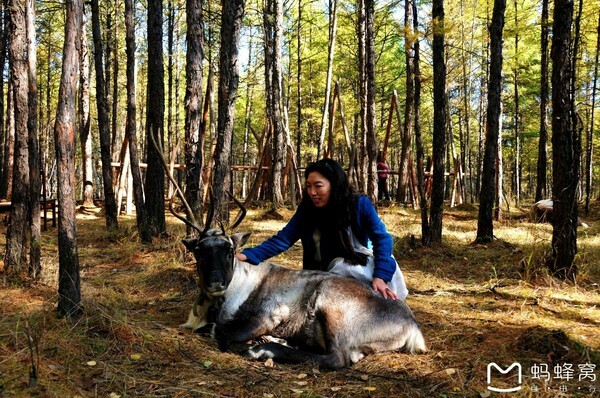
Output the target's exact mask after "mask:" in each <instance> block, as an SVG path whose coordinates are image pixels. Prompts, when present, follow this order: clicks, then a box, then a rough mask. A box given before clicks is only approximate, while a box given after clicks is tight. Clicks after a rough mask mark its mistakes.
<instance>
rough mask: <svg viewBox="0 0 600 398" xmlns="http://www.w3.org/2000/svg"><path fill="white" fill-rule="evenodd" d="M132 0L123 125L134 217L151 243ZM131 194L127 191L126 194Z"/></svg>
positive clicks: (128, 15)
mask: <svg viewBox="0 0 600 398" xmlns="http://www.w3.org/2000/svg"><path fill="white" fill-rule="evenodd" d="M133 14H134V9H133V1H132V0H125V43H126V52H127V68H126V69H127V71H126V73H127V121H126V125H125V135H126V139H127V140H128V141H129V159H130V164H131V175H132V178H133V194H134V198H135V208H136V209H135V211H136V214H135V217H136V222H137V227H138V232H139V234H140V238H141V240H142V243H147V244H150V243H152V233H151V231H150V226H149V225H148V213H147V211H146V203H145V200H144V186H143V183H142V174H141V173H140V162H139V155H138V143H137V125H136V112H137V109H136V102H135V89H136V82H135V25H134V19H133ZM130 195H131V191H129V194H128V196H130Z"/></svg>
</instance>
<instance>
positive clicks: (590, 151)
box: [585, 15, 600, 215]
mask: <svg viewBox="0 0 600 398" xmlns="http://www.w3.org/2000/svg"><path fill="white" fill-rule="evenodd" d="M596 32H597V33H596V62H595V63H594V83H593V86H592V115H591V117H590V119H591V120H590V129H589V133H588V137H587V150H586V159H587V164H586V168H585V214H586V215H588V214H589V212H590V196H591V191H592V172H593V167H594V163H593V162H592V158H593V155H594V115H595V110H596V88H597V87H596V82H597V81H598V55H599V53H600V15H598V28H597V31H596Z"/></svg>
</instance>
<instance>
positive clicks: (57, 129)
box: [54, 0, 97, 316]
mask: <svg viewBox="0 0 600 398" xmlns="http://www.w3.org/2000/svg"><path fill="white" fill-rule="evenodd" d="M96 1H97V0H96ZM96 6H97V3H96ZM66 7H67V20H66V23H65V45H64V49H63V58H62V59H63V65H62V75H61V79H60V89H59V94H58V99H59V102H58V109H57V113H56V123H55V126H54V134H55V145H56V157H57V163H58V205H59V211H58V257H59V271H58V314H59V315H66V316H72V315H76V314H78V313H80V312H81V306H80V302H81V290H80V282H79V257H78V254H77V224H76V222H75V191H74V189H75V159H74V155H75V130H76V129H75V123H74V121H75V116H76V115H75V99H76V98H77V93H76V92H77V76H78V72H79V54H78V45H79V43H80V42H81V34H82V32H81V26H82V25H81V18H82V15H83V2H81V1H79V0H75V1H72V0H67V1H66ZM96 11H97V9H96Z"/></svg>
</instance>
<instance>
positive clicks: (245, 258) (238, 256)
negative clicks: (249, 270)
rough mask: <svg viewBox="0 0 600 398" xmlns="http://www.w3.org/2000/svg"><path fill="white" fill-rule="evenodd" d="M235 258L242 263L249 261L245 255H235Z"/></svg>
mask: <svg viewBox="0 0 600 398" xmlns="http://www.w3.org/2000/svg"><path fill="white" fill-rule="evenodd" d="M235 257H236V258H237V259H238V260H240V261H248V257H246V255H245V254H243V253H235Z"/></svg>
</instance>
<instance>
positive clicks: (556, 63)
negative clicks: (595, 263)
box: [548, 0, 581, 279]
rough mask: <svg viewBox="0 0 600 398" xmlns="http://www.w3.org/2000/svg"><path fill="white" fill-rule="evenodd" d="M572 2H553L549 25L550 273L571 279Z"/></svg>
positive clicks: (575, 160) (574, 174)
mask: <svg viewBox="0 0 600 398" xmlns="http://www.w3.org/2000/svg"><path fill="white" fill-rule="evenodd" d="M572 19H573V0H555V2H554V23H553V26H552V32H553V35H552V50H551V54H550V56H551V58H552V180H553V181H552V182H553V184H552V200H553V207H554V211H553V215H554V223H553V227H554V228H553V233H552V255H551V258H550V259H549V262H548V266H549V269H550V272H551V273H552V274H553V275H555V276H557V277H559V278H564V279H574V278H575V276H576V274H577V266H576V264H574V262H573V260H574V258H575V255H576V254H577V200H576V195H575V193H576V190H577V184H578V183H579V156H580V150H581V143H580V142H579V139H578V132H577V123H576V116H575V114H574V113H575V109H574V106H573V105H574V104H573V99H572V98H571V95H572V94H573V93H571V92H570V89H569V88H570V85H571V76H572V73H573V71H572V70H571V68H572V60H571V47H570V45H571V23H572Z"/></svg>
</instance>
